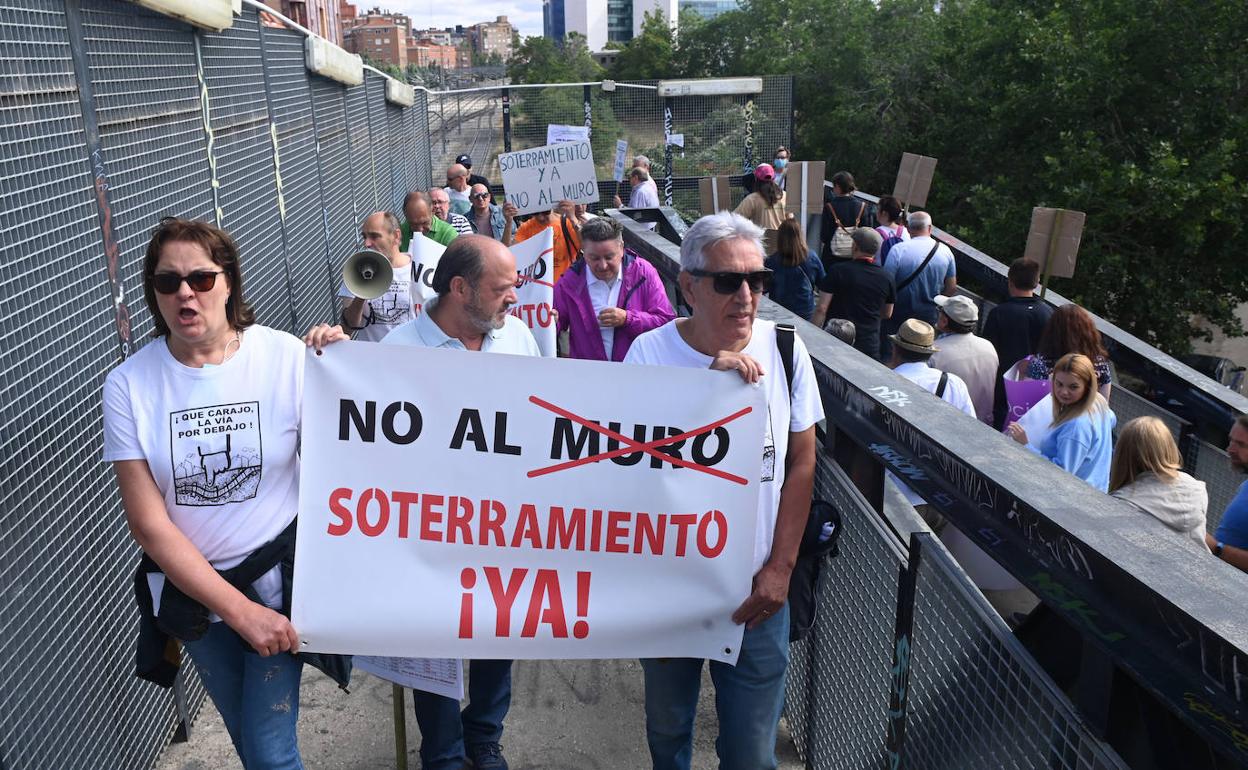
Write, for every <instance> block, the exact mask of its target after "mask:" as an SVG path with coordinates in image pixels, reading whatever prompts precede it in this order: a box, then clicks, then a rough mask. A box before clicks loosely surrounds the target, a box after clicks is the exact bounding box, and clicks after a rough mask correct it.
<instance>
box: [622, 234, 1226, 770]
mask: <svg viewBox="0 0 1248 770" xmlns="http://www.w3.org/2000/svg"><path fill="white" fill-rule="evenodd" d="M609 215H610V216H613V217H614V218H615V219H616V220H617V221H619V222H620V223H621V224H622V225H623V227H624V236H625V242H626V244H627V245H628V246H629V248H632V249H633V250H634V251H637V252H638V253H639V254H641V255H642V256H643V257H645V258H646V259H648V260H649V261H650V262H651V263H653V264H654V265H655V267H656V268H657V269H658V272H659V274H660V275H661V276H663V278H664V280H665V283H669V284H670V283H673V282H674V281H675V277H676V275H677V273H679V269H680V268H679V249H678V248H677V247H676V245H674V244H673V243H672V242H670V241H668V240H666V239H664V238H663V237H662V236H660V235H659V234H656V233H654V232H652V231H650V230H648V229H646V228H645V227H644V226H643V225H642V224H640V223H638V222H636V221H634V220H633V219H631V218H630V217H628V216H627V215H625V214H624V213H623V212H610V214H609ZM759 312H760V316H762V317H767V318H772V319H775V320H783V321H786V322H789V323H792V324H793V325H794V326H795V327H796V328H797V331H798V334H799V335H800V336H801V338H802V341H803V342H804V343H805V344H806V347H807V349H808V350H809V352H810V356H811V359H812V361H813V362H814V366H815V373H816V377H817V379H818V383H819V389H820V395H821V396H822V399H823V402H824V409H825V411H826V413H827V418H828V425H829V428H830V429H834V432H835V436H836V451H837V455H838V459H841V458H842V456H843V453H846V452H850V453H853V454H854V457H853V458H852V459H853V460H854V462H855V465H854V467H855V468H856V469H858V470H861V465H862V464H863V463H864V462H869V464H870V465H871V467H872V468H874V473H872V474H868V476H870V478H868V479H867V481H866V482H865V483H866V485H867V486H868V487H872V486H874V487H875V488H874V489H864V493H866V494H867V497H868V499H872V500H873V501H876V504H877V505H878V500H879V498H880V495H881V492H882V484H883V476H882V468H888V469H889V470H891V471H892V472H893V473H895V474H897V475H898V476H899V477H901V478H904V479H905V481H906V483H907V484H909V485H910V486H911V487H912V488H913V489H914V490H915V491H916V492H918V493H919V494H921V495H923V496H924V497H925V498H926V499H927V500H928V501H929V503H930V504H932V505H933V506H934V507H936V508H937V509H938V510H940V512H941V513H942V514H944V515H945V516H946V517H947V518H949V519H950V520H951V521H953V522H954V523H955V524H956V525H957V526H958V527H959V529H961V530H962V532H964V533H966V534H967V536H968V537H970V538H972V540H973V541H974V542H975V543H976V544H977V545H978V546H979V547H980V548H983V549H984V550H985V551H986V552H987V553H989V554H991V555H992V556H993V558H995V559H996V560H997V561H998V562H999V563H1001V564H1002V565H1003V566H1004V567H1005V568H1007V569H1008V570H1009V571H1010V572H1011V573H1012V574H1013V575H1014V576H1015V577H1016V578H1018V579H1019V580H1020V581H1021V582H1022V583H1023V584H1024V585H1026V586H1028V587H1029V588H1030V589H1031V590H1032V591H1033V592H1035V593H1036V594H1037V595H1038V596H1040V598H1041V599H1042V600H1043V601H1044V602H1045V604H1046V605H1048V606H1049V607H1050V608H1051V609H1052V610H1053V611H1054V612H1056V613H1057V614H1058V615H1060V616H1061V617H1063V618H1064V619H1065V620H1066V621H1067V622H1068V623H1069V624H1070V625H1071V626H1072V627H1073V628H1075V629H1077V630H1078V631H1079V633H1080V634H1081V635H1082V636H1083V638H1084V639H1085V641H1086V642H1087V644H1088V645H1090V646H1089V648H1088V649H1089V650H1095V651H1097V652H1096V653H1095V654H1100V655H1104V656H1106V657H1107V658H1108V659H1110V660H1112V661H1113V662H1114V663H1115V664H1116V665H1118V666H1119V667H1121V668H1122V669H1124V670H1125V671H1126V672H1128V673H1129V674H1130V675H1131V676H1132V678H1134V679H1135V680H1136V681H1137V682H1139V683H1140V685H1141V686H1142V687H1144V688H1145V689H1146V690H1148V691H1149V692H1151V693H1152V694H1154V695H1155V696H1156V697H1157V698H1158V699H1159V700H1160V701H1161V702H1163V703H1165V704H1166V705H1167V706H1168V707H1169V708H1170V709H1171V711H1173V712H1174V713H1175V714H1176V715H1178V716H1179V717H1180V718H1181V719H1183V720H1184V721H1186V722H1187V723H1188V724H1189V725H1191V726H1192V727H1193V729H1195V730H1196V731H1197V732H1199V733H1200V734H1201V735H1202V736H1203V737H1204V738H1205V740H1207V741H1208V742H1209V743H1210V744H1211V745H1213V746H1216V747H1217V748H1218V749H1219V750H1220V751H1221V752H1223V753H1225V754H1226V755H1227V756H1230V757H1235V758H1236V759H1237V760H1238V761H1240V762H1248V741H1244V740H1242V736H1244V735H1248V701H1246V699H1248V687H1245V686H1244V684H1245V683H1244V682H1243V680H1242V677H1243V676H1244V674H1242V673H1241V671H1242V672H1248V617H1246V616H1244V615H1243V613H1238V612H1231V613H1228V612H1227V611H1226V609H1227V608H1228V607H1238V606H1239V602H1240V599H1241V597H1242V595H1243V592H1244V590H1245V588H1246V587H1248V576H1245V575H1244V574H1243V573H1241V572H1239V571H1238V570H1236V569H1235V568H1233V567H1231V566H1229V565H1227V564H1225V563H1224V562H1221V561H1220V560H1217V559H1214V558H1212V557H1208V558H1206V559H1200V558H1198V556H1197V555H1196V554H1195V553H1194V552H1193V551H1192V550H1191V549H1190V548H1188V547H1187V546H1186V544H1184V543H1183V542H1181V541H1180V539H1179V537H1178V536H1177V535H1175V533H1173V532H1172V531H1170V530H1169V529H1167V528H1166V527H1165V525H1163V524H1161V523H1160V522H1159V521H1157V520H1155V519H1153V518H1152V517H1149V516H1143V515H1141V514H1140V512H1139V511H1138V509H1136V508H1134V507H1133V506H1131V505H1129V504H1127V503H1124V502H1122V501H1120V500H1117V499H1115V498H1111V497H1107V496H1106V495H1104V494H1103V493H1101V492H1099V491H1097V490H1096V489H1094V488H1092V487H1091V486H1089V485H1087V484H1085V483H1083V482H1082V481H1079V480H1078V479H1076V478H1074V477H1073V476H1071V475H1069V474H1067V473H1066V472H1065V471H1062V470H1061V469H1059V468H1056V467H1055V466H1054V465H1053V464H1052V463H1050V462H1048V461H1046V460H1044V459H1043V458H1040V457H1038V456H1037V455H1034V454H1032V453H1031V452H1028V451H1027V450H1025V449H1023V448H1022V447H1020V446H1018V445H1017V444H1015V443H1014V442H1012V441H1010V440H1009V439H1008V438H1006V437H1004V436H1002V435H1001V434H999V433H997V432H996V431H994V430H993V429H992V428H990V427H989V426H987V425H984V424H982V423H980V422H978V421H975V420H969V419H967V418H966V416H965V415H964V414H962V413H961V412H959V411H958V410H956V409H953V408H952V407H950V406H949V405H948V404H945V403H943V402H938V401H933V399H932V396H931V394H930V393H928V392H927V391H925V390H923V389H922V388H919V387H918V386H916V385H915V384H913V383H911V382H910V381H909V380H906V379H905V378H903V377H900V376H898V375H896V374H894V373H893V372H892V371H891V370H889V369H887V368H886V367H884V366H882V365H881V364H879V363H878V362H876V361H874V360H871V359H869V358H868V357H866V356H863V355H860V354H858V353H857V352H856V351H853V349H852V348H850V347H849V346H848V345H845V344H844V343H842V342H841V341H839V340H837V339H836V338H834V337H832V336H831V335H829V334H825V333H823V332H822V331H821V330H820V329H818V328H817V327H815V326H813V325H811V324H810V323H808V322H806V321H804V320H802V319H801V318H798V317H797V316H795V315H793V314H792V313H789V312H788V311H787V310H785V309H784V308H782V307H780V306H779V305H776V304H774V303H772V302H770V301H769V300H766V299H764V300H763V301H762V303H761V305H760V311H759ZM860 477H861V474H860V475H859V476H856V477H855V481H856V482H859V483H863V482H862V481H861V478H860ZM1104 686H1105V687H1108V685H1107V684H1106V685H1104Z"/></svg>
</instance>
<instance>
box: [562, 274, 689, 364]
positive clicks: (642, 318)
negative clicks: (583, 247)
mask: <svg viewBox="0 0 1248 770" xmlns="http://www.w3.org/2000/svg"><path fill="white" fill-rule="evenodd" d="M588 269H589V268H588V266H586V264H585V260H584V259H578V260H577V261H576V263H575V264H573V265H572V267H570V268H568V269H567V270H566V271H565V272H564V274H563V275H562V276H561V277H560V278H559V282H558V283H556V284H555V310H557V311H559V323H558V331H560V332H562V331H564V330H565V329H570V330H571V333H570V334H569V335H568V347H569V351H568V354H569V355H570V356H571V357H572V358H583V359H588V360H591V361H606V360H607V351H606V348H605V347H603V344H602V335H601V334H599V327H598V316H597V314H595V313H594V305H593V303H592V302H590V300H589V287H588V286H587V285H586V283H585V273H586V271H587V270H588ZM620 272H621V273H622V274H623V275H622V276H621V279H620V281H621V282H620V298H619V300H618V301H617V302H616V307H620V308H623V309H624V310H625V311H627V313H628V318H627V320H625V322H624V325H623V326H617V327H615V341H614V342H613V343H612V345H611V360H612V361H623V360H624V355H625V354H626V353H628V348H629V347H630V346H631V345H632V344H633V340H635V339H637V335H639V334H642V333H644V332H648V331H650V330H651V329H657V328H658V327H660V326H662V325H663V324H665V323H667V322H668V321H670V320H672V319H673V318H675V317H676V313H675V312H674V311H673V310H672V303H671V302H669V301H668V299H667V290H666V289H664V288H663V282H662V281H661V280H660V279H659V274H658V272H656V271H655V269H654V267H653V266H652V265H651V264H650V263H649V262H647V261H646V260H644V259H642V258H641V257H639V256H638V255H637V254H636V252H633V251H630V250H628V249H625V251H624V262H623V264H622V265H621V267H620Z"/></svg>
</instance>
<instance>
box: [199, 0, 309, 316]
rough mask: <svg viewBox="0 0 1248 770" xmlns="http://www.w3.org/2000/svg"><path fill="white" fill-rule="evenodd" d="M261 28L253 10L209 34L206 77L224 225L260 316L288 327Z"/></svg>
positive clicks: (287, 299) (287, 303)
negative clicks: (233, 243) (240, 259)
mask: <svg viewBox="0 0 1248 770" xmlns="http://www.w3.org/2000/svg"><path fill="white" fill-rule="evenodd" d="M259 26H260V25H259V20H258V18H257V14H256V12H255V11H254V10H252V9H247V10H245V11H244V13H243V15H242V16H240V17H238V18H236V19H235V20H234V26H233V27H231V28H229V29H228V30H226V31H225V32H223V33H221V34H219V35H205V36H204V39H203V46H202V47H203V57H204V77H205V80H206V81H207V83H208V99H209V108H210V112H211V119H212V133H213V154H214V156H215V158H216V163H217V179H218V181H219V183H220V206H221V213H222V216H221V226H222V227H224V228H225V229H226V230H228V231H229V232H230V234H231V235H232V236H234V240H235V242H236V243H237V244H238V248H239V253H240V254H241V256H242V264H243V267H244V270H245V273H244V275H245V276H246V278H247V285H246V289H247V300H248V301H249V302H250V303H251V305H252V307H254V308H255V310H256V318H257V320H258V321H259V322H260V323H262V324H265V325H266V326H273V327H276V328H278V329H289V328H290V327H291V315H290V295H289V293H288V289H287V285H286V280H287V278H286V265H285V263H284V261H283V258H282V241H281V237H282V231H281V222H280V220H279V218H278V209H277V182H276V178H275V175H274V168H273V140H272V138H271V136H270V134H269V113H268V105H267V102H266V99H265V88H264V78H263V77H262V76H260V69H261V67H262V66H263V60H262V58H261V53H260V37H259V32H260V30H259Z"/></svg>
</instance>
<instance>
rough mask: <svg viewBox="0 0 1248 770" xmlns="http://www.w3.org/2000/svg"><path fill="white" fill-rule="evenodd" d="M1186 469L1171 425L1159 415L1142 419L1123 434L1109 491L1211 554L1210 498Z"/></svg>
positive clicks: (1138, 418)
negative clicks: (1207, 540)
mask: <svg viewBox="0 0 1248 770" xmlns="http://www.w3.org/2000/svg"><path fill="white" fill-rule="evenodd" d="M1182 467H1183V459H1182V458H1181V457H1180V456H1179V447H1178V445H1177V444H1175V443H1174V437H1173V436H1171V435H1170V429H1169V428H1167V427H1166V424H1165V423H1163V422H1162V421H1161V420H1158V419H1157V418H1156V417H1137V418H1135V419H1134V420H1132V421H1130V422H1128V423H1127V424H1126V425H1124V426H1122V430H1120V431H1119V432H1118V444H1117V446H1115V447H1114V461H1113V464H1112V465H1110V468H1109V493H1110V494H1111V495H1113V496H1114V497H1117V498H1120V499H1122V500H1126V501H1127V502H1128V503H1131V504H1132V505H1134V506H1135V507H1136V508H1139V509H1140V510H1141V511H1143V512H1144V513H1147V514H1149V515H1150V516H1152V517H1154V518H1156V519H1158V520H1160V521H1161V523H1162V524H1165V525H1166V526H1167V527H1169V528H1170V529H1173V530H1174V531H1175V532H1182V533H1183V534H1185V535H1187V536H1188V537H1189V538H1190V539H1191V540H1192V541H1194V542H1195V543H1196V547H1197V548H1199V549H1200V550H1201V552H1203V553H1208V552H1209V546H1207V545H1206V544H1205V509H1206V508H1208V507H1209V494H1208V493H1207V492H1206V491H1205V482H1203V481H1197V480H1196V479H1194V478H1192V477H1191V476H1189V475H1187V474H1186V473H1184V472H1183V471H1181V470H1180V468H1182Z"/></svg>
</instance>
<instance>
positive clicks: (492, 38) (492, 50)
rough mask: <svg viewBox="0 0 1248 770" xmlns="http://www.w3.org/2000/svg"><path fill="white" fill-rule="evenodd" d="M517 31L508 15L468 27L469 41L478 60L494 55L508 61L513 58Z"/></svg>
mask: <svg viewBox="0 0 1248 770" xmlns="http://www.w3.org/2000/svg"><path fill="white" fill-rule="evenodd" d="M515 33H516V28H515V27H513V26H511V22H509V21H507V17H506V16H498V17H496V18H495V19H494V21H483V22H481V23H480V24H473V25H472V26H471V27H469V28H468V42H469V43H470V44H471V46H472V53H473V56H475V57H476V60H477V61H482V60H484V59H485V58H486V57H492V56H497V57H498V58H499V59H501V60H502V61H507V60H508V59H510V58H511V41H512V38H513V37H514V36H515Z"/></svg>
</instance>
